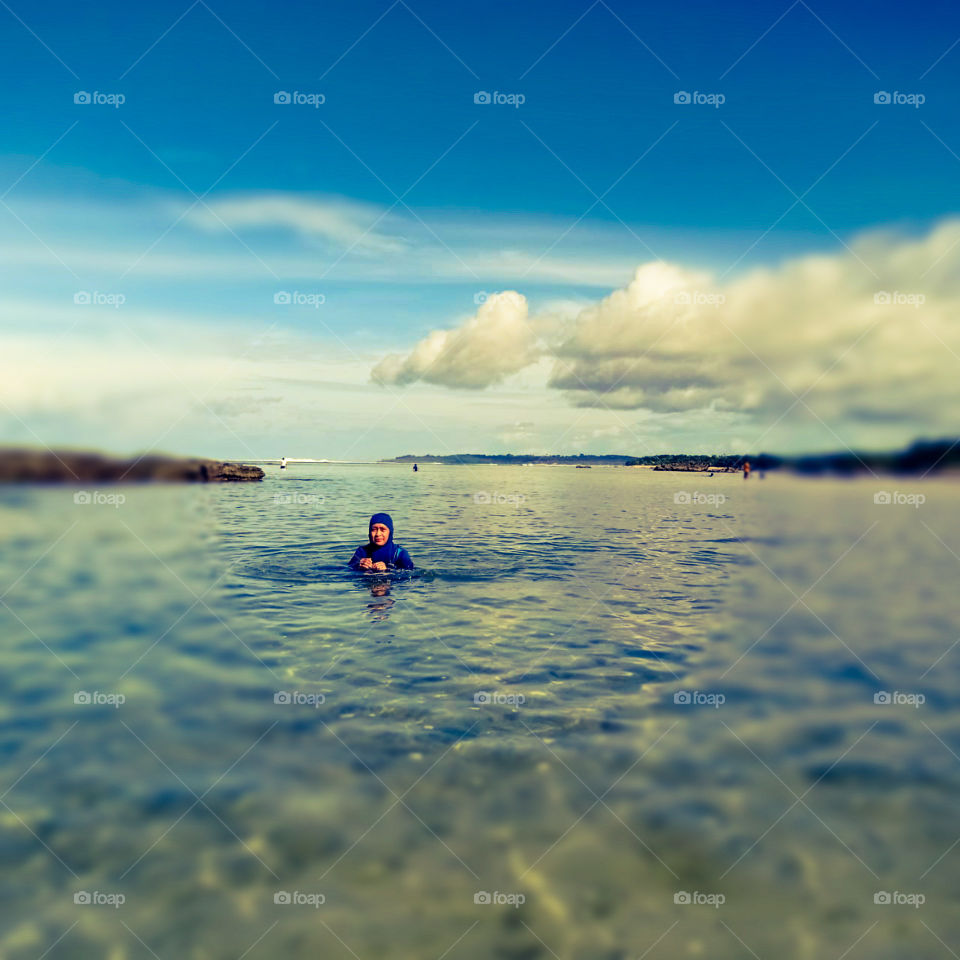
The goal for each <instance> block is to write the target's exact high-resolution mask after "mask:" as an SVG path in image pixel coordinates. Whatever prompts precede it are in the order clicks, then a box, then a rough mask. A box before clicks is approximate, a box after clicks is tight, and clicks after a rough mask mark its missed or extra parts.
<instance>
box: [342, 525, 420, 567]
mask: <svg viewBox="0 0 960 960" xmlns="http://www.w3.org/2000/svg"><path fill="white" fill-rule="evenodd" d="M349 566H350V567H351V569H353V570H375V571H377V572H382V571H384V570H388V569H389V568H390V567H394V568H395V569H397V570H412V569H413V561H412V560H411V559H410V554H409V553H407V551H406V550H404V549H403V547H401V546H400V545H399V544H396V543H394V542H393V520H392V519H391V517H390V514H389V513H375V514H374V515H373V516H372V517H371V518H370V542H369V543H365V544H363V545H362V546H359V547H357V551H356V553H354V555H353V557H352V558H351V560H350V564H349Z"/></svg>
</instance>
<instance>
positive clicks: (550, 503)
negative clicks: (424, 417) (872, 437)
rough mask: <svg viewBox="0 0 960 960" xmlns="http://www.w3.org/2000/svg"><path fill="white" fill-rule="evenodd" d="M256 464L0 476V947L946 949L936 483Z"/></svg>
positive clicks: (451, 951)
mask: <svg viewBox="0 0 960 960" xmlns="http://www.w3.org/2000/svg"><path fill="white" fill-rule="evenodd" d="M266 469H267V477H266V479H265V480H264V482H263V483H260V484H256V483H251V484H224V485H209V486H201V485H196V486H139V487H137V486H119V487H104V488H101V489H99V490H95V489H88V488H72V487H51V488H39V487H17V488H12V487H8V488H6V489H3V490H0V597H2V601H0V643H2V650H3V660H2V664H3V669H2V671H0V685H2V690H0V711H2V724H0V731H2V736H0V745H2V751H0V766H2V769H0V861H2V863H3V866H4V869H3V871H2V873H0V878H2V879H0V884H2V887H0V956H2V957H3V958H4V960H26V958H33V960H35V958H39V957H43V958H45V960H57V958H71V960H85V958H108V960H126V958H131V960H132V958H151V957H153V958H162V960H200V958H210V960H226V958H233V960H241V958H242V960H257V958H263V960H274V958H278V957H279V958H289V960H299V958H304V960H306V958H316V957H323V958H344V960H349V958H362V960H367V958H370V960H394V958H396V960H414V958H416V960H457V958H460V960H467V958H471V960H473V958H477V960H480V958H483V960H489V958H507V960H541V958H542V960H549V958H551V957H554V958H561V960H626V958H634V960H638V958H649V960H657V958H662V960H666V958H688V957H689V958H700V957H703V958H712V960H717V958H719V960H725V958H734V957H737V958H740V957H755V958H762V960H766V958H777V960H792V958H798V960H800V958H803V960H807V958H809V960H814V958H816V960H840V958H841V957H842V958H845V960H855V958H867V957H869V958H871V960H887V958H898V960H899V958H906V957H909V958H916V960H925V958H930V960H943V958H945V957H949V956H951V955H953V956H956V955H957V953H960V909H958V907H960V885H958V883H957V875H958V867H960V818H958V810H960V800H958V798H960V710H958V706H960V625H958V613H960V589H958V564H960V560H958V554H960V484H956V483H951V482H948V481H945V480H929V479H928V480H919V479H909V480H908V479H902V478H901V479H890V478H873V477H870V478H865V479H859V480H855V481H840V480H824V479H799V478H793V477H790V476H785V475H779V474H769V475H768V476H767V477H766V478H765V479H760V478H759V477H757V476H754V477H753V478H751V479H750V480H749V481H747V482H745V481H743V480H742V479H741V477H739V476H738V475H716V476H714V477H712V478H711V477H707V476H705V475H700V474H682V473H656V472H652V471H650V470H644V469H627V468H600V467H596V468H593V469H591V470H584V469H574V468H573V467H520V466H516V467H498V466H479V467H466V466H442V465H424V466H423V467H422V468H421V470H420V472H419V473H416V474H414V473H413V472H412V471H411V470H410V469H409V467H407V466H403V465H336V464H311V465H302V464H291V465H290V466H289V467H288V468H287V469H286V470H283V471H281V470H279V469H278V468H277V467H275V466H270V467H267V468H266ZM921 498H922V499H921ZM878 500H879V501H881V502H877V501H878ZM884 500H889V501H890V502H882V501H884ZM381 510H385V511H387V512H389V513H391V514H392V515H393V518H394V521H395V524H396V530H395V537H396V540H397V542H399V543H400V544H402V545H403V546H405V547H406V548H407V549H408V550H409V552H410V554H411V555H412V557H413V559H414V561H415V563H416V565H417V569H416V571H414V573H413V574H412V575H402V576H401V575H397V576H384V575H364V574H355V573H352V572H351V571H349V570H348V569H346V567H345V564H346V561H347V560H348V559H349V558H350V556H351V554H352V553H353V550H354V549H355V548H356V546H357V545H358V544H360V543H362V542H364V541H365V540H366V530H367V520H368V518H369V515H370V514H371V513H373V512H375V511H381Z"/></svg>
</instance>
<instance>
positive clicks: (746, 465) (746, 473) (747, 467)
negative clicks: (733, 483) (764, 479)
mask: <svg viewBox="0 0 960 960" xmlns="http://www.w3.org/2000/svg"><path fill="white" fill-rule="evenodd" d="M743 479H744V480H749V479H750V461H749V460H744V461H743Z"/></svg>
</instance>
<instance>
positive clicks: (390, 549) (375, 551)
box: [367, 513, 396, 563]
mask: <svg viewBox="0 0 960 960" xmlns="http://www.w3.org/2000/svg"><path fill="white" fill-rule="evenodd" d="M375 523H382V524H383V525H384V526H385V527H386V528H387V529H388V530H389V531H390V533H389V535H388V536H387V542H386V543H385V544H384V545H383V546H382V547H377V546H375V545H374V543H373V541H372V540H371V541H370V543H369V545H368V547H367V554H368V556H369V557H370V559H371V560H372V561H373V562H374V563H379V562H380V561H381V560H382V561H383V562H384V563H393V558H394V554H395V552H396V548H395V547H394V544H393V517H391V516H390V514H389V513H375V514H374V515H373V516H372V517H371V518H370V526H369V529H370V530H372V529H373V525H374V524H375Z"/></svg>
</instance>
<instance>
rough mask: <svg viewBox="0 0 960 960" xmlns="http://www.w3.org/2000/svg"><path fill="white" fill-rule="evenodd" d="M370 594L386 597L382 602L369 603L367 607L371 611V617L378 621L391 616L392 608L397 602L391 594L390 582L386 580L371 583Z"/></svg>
mask: <svg viewBox="0 0 960 960" xmlns="http://www.w3.org/2000/svg"><path fill="white" fill-rule="evenodd" d="M370 596H372V597H385V598H386V599H384V600H383V602H382V603H368V604H367V609H368V610H369V611H370V614H371V616H370V619H371V620H372V621H374V623H376V622H377V621H378V620H386V619H387V618H388V617H389V616H390V608H391V607H392V606H393V605H394V604H395V603H396V602H397V601H396V600H394V599H393V597H391V596H390V583H389V581H384V582H381V583H374V584H371V585H370Z"/></svg>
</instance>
